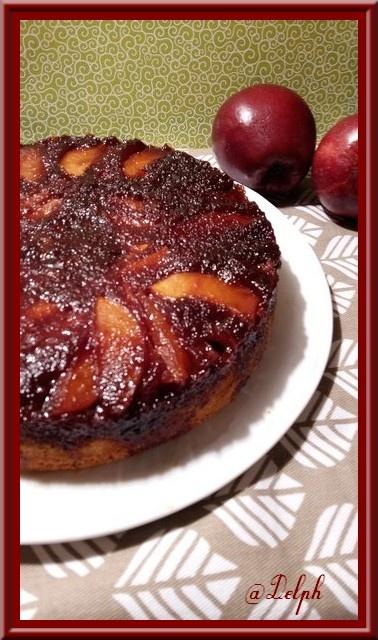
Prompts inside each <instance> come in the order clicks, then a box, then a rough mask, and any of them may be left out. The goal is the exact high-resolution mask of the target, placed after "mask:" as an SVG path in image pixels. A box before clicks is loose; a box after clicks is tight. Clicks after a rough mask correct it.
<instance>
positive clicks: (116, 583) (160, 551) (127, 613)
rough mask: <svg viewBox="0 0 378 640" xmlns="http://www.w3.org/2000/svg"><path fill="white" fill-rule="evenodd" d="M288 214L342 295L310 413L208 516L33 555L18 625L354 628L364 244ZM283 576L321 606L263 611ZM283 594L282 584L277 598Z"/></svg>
mask: <svg viewBox="0 0 378 640" xmlns="http://www.w3.org/2000/svg"><path fill="white" fill-rule="evenodd" d="M206 157H207V158H208V159H211V158H209V156H208V155H207V156H206ZM309 203H310V204H309ZM281 211H282V213H283V214H284V215H285V216H286V218H287V219H288V220H289V221H290V222H291V223H292V224H293V225H294V226H295V227H296V228H297V229H298V231H299V232H300V233H301V234H303V237H304V238H305V239H306V241H307V242H308V243H309V244H310V245H311V246H312V247H313V249H314V251H315V252H316V254H317V256H318V258H319V259H320V261H321V263H322V266H323V269H324V271H325V273H326V276H327V279H328V282H329V285H330V287H331V290H332V297H333V308H334V336H333V345H332V349H331V354H330V358H329V362H328V365H327V368H326V371H325V372H324V375H323V378H322V380H321V382H320V385H319V387H318V390H317V391H316V393H315V395H314V396H313V398H312V399H311V401H310V403H309V404H308V406H307V407H306V409H305V410H304V411H303V413H302V415H301V416H300V418H299V419H298V421H297V422H296V423H295V424H294V425H293V426H292V428H291V429H290V430H289V431H288V432H287V434H286V435H285V436H284V437H283V438H282V440H281V441H280V442H279V443H278V444H277V445H276V446H275V447H274V448H273V449H272V450H271V451H270V452H269V453H268V454H267V455H265V457H264V458H263V459H262V460H260V461H259V462H258V463H257V464H255V465H254V466H253V467H251V468H250V469H249V470H248V471H247V472H246V473H244V475H242V476H241V477H239V478H237V479H235V481H234V482H232V483H231V484H229V485H227V486H226V487H224V488H222V489H221V490H220V491H218V492H217V493H216V494H215V495H212V496H210V497H209V498H207V499H205V500H203V501H202V502H201V503H199V504H196V505H193V506H192V507H189V508H187V509H185V510H184V511H181V512H179V513H177V514H175V515H173V516H170V517H167V518H165V519H163V520H160V521H159V522H155V523H152V524H149V525H146V526H143V527H140V528H138V529H135V530H133V531H127V532H124V533H122V534H121V535H109V536H105V537H102V538H96V539H93V540H86V541H82V542H73V543H71V544H53V545H43V546H32V547H23V548H22V565H21V619H24V620H28V619H34V620H66V619H73V620H85V619H86V620H110V619H114V620H222V619H223V620H248V619H250V620H268V619H269V620H279V619H282V620H287V619H290V620H293V621H295V620H303V619H308V620H318V619H331V620H342V619H353V618H355V617H356V616H357V291H356V286H357V233H356V231H355V230H353V229H351V228H348V227H345V226H341V225H339V224H337V223H336V222H335V221H332V220H330V218H329V217H328V216H327V215H326V214H325V212H324V210H323V209H322V207H321V206H320V205H318V204H316V202H315V201H314V200H313V198H312V196H311V195H310V194H309V192H307V193H304V192H303V193H302V194H301V197H300V199H299V200H297V202H296V205H295V206H287V207H283V208H282V209H281ZM319 313H321V309H319ZM298 393H300V389H298ZM280 573H281V574H285V575H286V577H287V585H286V590H293V589H294V588H295V585H296V584H297V581H298V579H299V577H300V576H301V574H306V576H307V578H306V583H305V584H303V585H302V586H301V587H300V588H299V590H298V592H297V594H296V595H297V596H298V595H299V594H300V592H301V591H302V590H304V589H308V590H309V591H310V592H311V595H314V598H313V599H307V600H303V602H302V604H301V606H300V608H299V613H296V612H297V608H298V604H299V599H298V598H297V599H295V600H294V599H293V598H287V599H286V598H282V599H275V598H266V595H267V594H268V593H272V591H273V588H274V587H273V586H272V585H270V582H271V581H272V580H273V579H274V577H275V576H277V574H280ZM321 575H324V576H325V581H324V584H322V585H320V584H318V587H319V592H320V598H317V597H316V596H317V593H316V592H315V593H314V594H313V593H312V591H313V589H314V588H315V583H316V580H317V578H318V577H319V576H321ZM253 585H256V586H255V587H254V589H251V587H252V586H253ZM258 585H263V586H264V587H265V593H264V594H262V587H261V586H258ZM283 587H284V585H283V578H282V579H281V582H280V584H279V585H278V586H277V594H278V593H280V592H281V590H282V588H283ZM253 590H254V591H255V593H252V591H253ZM247 593H248V594H249V596H250V599H253V604H252V603H248V602H247V601H246V594H247ZM258 596H261V597H260V598H259V597H258ZM247 599H248V598H247Z"/></svg>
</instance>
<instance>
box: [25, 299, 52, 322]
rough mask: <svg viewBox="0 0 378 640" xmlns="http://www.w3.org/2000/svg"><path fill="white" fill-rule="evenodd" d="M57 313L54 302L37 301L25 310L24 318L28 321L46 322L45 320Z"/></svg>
mask: <svg viewBox="0 0 378 640" xmlns="http://www.w3.org/2000/svg"><path fill="white" fill-rule="evenodd" d="M58 311H59V307H58V305H56V304H55V303H54V302H45V300H39V301H38V302H35V303H34V304H32V305H31V307H29V308H28V309H27V311H26V317H27V318H29V319H30V320H37V321H39V320H46V318H48V317H50V316H52V315H53V314H55V313H57V312H58Z"/></svg>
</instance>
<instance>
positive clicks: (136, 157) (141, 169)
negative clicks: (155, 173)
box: [123, 147, 167, 178]
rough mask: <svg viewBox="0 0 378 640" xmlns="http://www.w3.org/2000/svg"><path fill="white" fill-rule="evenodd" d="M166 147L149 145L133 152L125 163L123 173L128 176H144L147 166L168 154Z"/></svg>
mask: <svg viewBox="0 0 378 640" xmlns="http://www.w3.org/2000/svg"><path fill="white" fill-rule="evenodd" d="M166 153H167V152H166V151H164V149H157V148H156V147H148V148H147V149H143V151H138V153H133V155H132V156H129V157H128V158H127V160H125V162H124V163H123V173H124V174H125V176H127V177H128V178H140V177H142V176H144V174H145V172H146V168H147V167H148V166H149V165H150V164H151V162H154V161H155V160H159V158H162V157H163V156H165V155H166Z"/></svg>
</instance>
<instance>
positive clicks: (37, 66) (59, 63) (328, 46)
mask: <svg viewBox="0 0 378 640" xmlns="http://www.w3.org/2000/svg"><path fill="white" fill-rule="evenodd" d="M256 82H274V83H279V84H283V85H286V86H289V87H291V88H292V89H294V90H295V91H297V92H298V93H300V94H301V95H302V97H303V98H304V99H305V100H306V101H307V102H308V103H309V105H310V106H311V108H312V110H313V113H314V116H315V119H316V122H317V126H318V136H321V135H322V134H323V133H325V131H326V130H327V129H328V128H329V127H330V126H332V125H333V124H334V123H335V122H336V121H337V120H338V119H339V118H341V117H342V116H344V115H348V114H350V113H353V112H355V111H356V110H357V22H356V21H352V20H336V21H326V20H322V21H316V20H290V21H278V20H258V21H240V20H221V21H219V20H181V21H178V20H161V21H159V20H131V21H126V20H125V21H123V20H120V21H117V20H102V21H100V20H85V21H80V20H79V21H70V20H68V21H66V20H63V21H58V20H56V21H55V20H52V21H50V20H41V21H34V20H29V21H23V22H22V25H21V139H22V142H23V143H27V142H31V141H34V140H37V139H40V138H44V137H47V136H50V135H61V134H64V133H69V134H76V135H82V134H85V133H88V132H91V133H94V134H96V135H99V136H103V135H116V136H119V137H121V138H127V137H139V138H142V139H144V140H146V141H148V142H152V143H156V144H162V143H164V142H168V143H171V144H172V145H175V146H185V147H206V146H208V145H209V143H210V132H211V123H212V120H213V118H214V115H215V113H216V111H217V109H218V107H219V106H220V104H221V103H222V102H223V101H224V100H225V98H226V97H227V96H229V95H230V94H231V93H233V92H234V91H237V90H238V89H240V88H242V87H244V86H247V85H250V84H253V83H256Z"/></svg>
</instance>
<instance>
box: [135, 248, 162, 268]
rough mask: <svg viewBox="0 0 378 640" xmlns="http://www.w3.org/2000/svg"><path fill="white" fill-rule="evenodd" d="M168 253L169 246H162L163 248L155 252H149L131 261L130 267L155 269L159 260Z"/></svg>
mask: <svg viewBox="0 0 378 640" xmlns="http://www.w3.org/2000/svg"><path fill="white" fill-rule="evenodd" d="M167 253H168V249H167V247H161V249H158V250H157V251H154V252H153V253H149V254H147V255H146V256H144V257H143V258H142V257H141V258H137V259H136V260H132V261H131V262H130V263H129V265H128V268H129V270H131V271H141V270H142V269H148V268H150V269H153V268H154V267H157V266H158V264H159V262H160V261H161V260H162V259H163V258H164V256H166V255H167Z"/></svg>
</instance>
